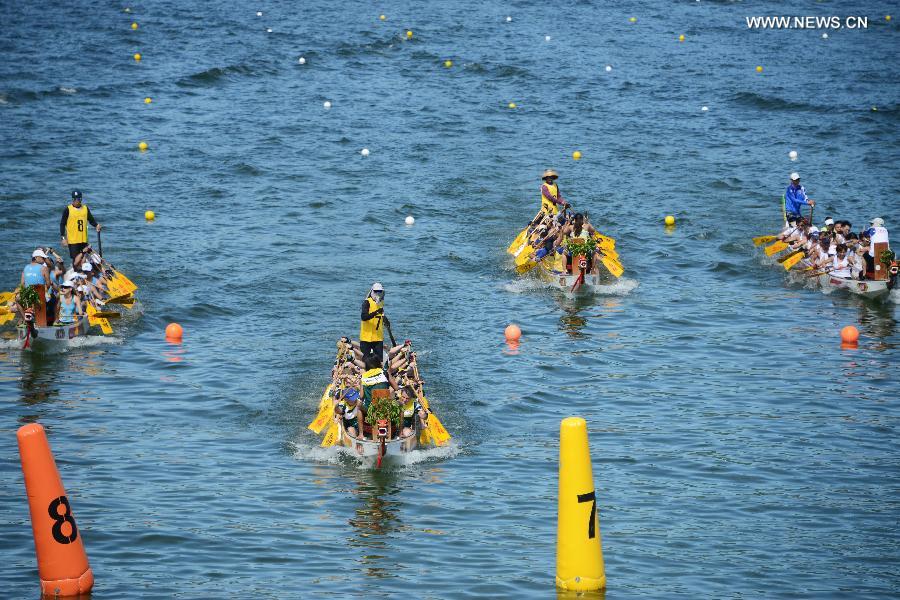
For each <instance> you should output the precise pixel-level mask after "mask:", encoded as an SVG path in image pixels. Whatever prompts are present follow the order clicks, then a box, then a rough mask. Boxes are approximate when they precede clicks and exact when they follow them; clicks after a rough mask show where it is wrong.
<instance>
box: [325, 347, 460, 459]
mask: <svg viewBox="0 0 900 600" xmlns="http://www.w3.org/2000/svg"><path fill="white" fill-rule="evenodd" d="M409 346H410V344H409V342H407V343H406V344H405V345H404V348H403V349H401V351H400V353H401V354H402V353H404V352H405V354H404V355H403V356H401V357H400V358H399V360H398V358H397V357H396V356H395V357H394V359H393V361H394V365H397V364H398V363H399V366H398V368H397V369H396V370H397V375H396V376H395V380H396V381H397V383H398V388H405V389H412V390H414V391H415V394H416V400H417V402H418V404H419V405H420V406H421V408H422V409H424V411H425V414H426V416H425V420H424V423H423V422H422V420H421V419H420V418H418V416H417V415H413V419H412V420H413V424H412V427H411V428H410V431H409V433H407V434H405V435H404V433H403V428H402V427H401V426H400V425H401V424H400V422H399V421H395V420H393V419H391V418H383V417H385V416H386V415H387V414H388V413H389V412H390V411H391V407H392V406H393V407H395V408H394V411H396V412H395V413H394V415H395V416H398V415H400V414H402V412H401V409H400V408H399V407H400V406H402V400H399V399H398V395H397V392H396V391H392V390H391V389H384V390H379V389H375V390H372V393H371V395H372V403H371V405H370V406H369V411H371V418H368V419H367V420H368V421H370V422H364V420H363V419H362V418H360V419H359V425H360V426H361V427H362V432H357V433H358V434H359V435H352V434H351V433H350V432H349V431H348V430H347V427H346V425H345V422H344V418H343V417H342V416H341V415H340V414H338V412H336V411H335V407H336V406H338V404H339V402H340V399H341V398H342V396H343V393H344V392H345V391H346V390H348V389H356V390H357V391H358V392H360V394H361V392H362V386H361V378H360V375H361V371H360V370H359V367H358V365H356V364H354V358H355V357H354V346H353V344H352V342H350V341H348V340H344V339H342V340H340V341H338V343H337V347H338V353H337V357H336V358H335V361H334V367H333V369H332V372H331V383H329V384H328V385H327V386H326V388H325V391H324V392H323V393H322V396H321V399H320V400H319V408H318V413H317V414H316V418H315V419H314V420H313V421H312V423H310V424H309V426H308V429H310V430H312V431H313V432H314V433H316V434H320V433H322V431H323V430H325V435H324V437H323V439H322V443H321V446H322V447H325V448H327V447H331V446H342V447H344V448H347V449H349V450H350V451H352V452H353V453H354V454H355V455H356V456H358V457H359V458H360V459H361V460H362V461H363V463H365V464H368V465H374V466H376V467H381V465H382V463H383V462H384V461H386V460H387V461H392V460H394V459H397V458H399V457H402V456H403V455H404V454H408V453H410V452H413V451H415V450H417V449H419V448H424V447H429V446H432V445H435V446H443V445H445V444H447V442H448V441H449V440H450V434H449V433H447V430H446V429H445V428H444V426H443V424H442V423H441V422H440V420H439V419H438V418H437V416H436V415H435V414H434V413H433V412H432V411H431V409H430V406H429V402H428V399H427V398H426V397H425V394H424V388H423V386H422V384H421V379H420V377H419V372H418V365H417V363H416V357H415V353H413V352H412V351H411V347H409ZM384 359H385V364H388V365H390V364H391V359H390V358H389V357H388V356H387V353H386V354H385V356H384ZM360 403H362V400H360Z"/></svg>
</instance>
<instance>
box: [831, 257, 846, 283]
mask: <svg viewBox="0 0 900 600" xmlns="http://www.w3.org/2000/svg"><path fill="white" fill-rule="evenodd" d="M831 266H832V267H833V268H832V270H831V274H832V275H833V276H834V277H844V278H849V277H850V261H849V260H847V256H846V255H845V256H844V258H843V259H841V258H838V257H837V256H835V257H834V259H833V260H832V262H831Z"/></svg>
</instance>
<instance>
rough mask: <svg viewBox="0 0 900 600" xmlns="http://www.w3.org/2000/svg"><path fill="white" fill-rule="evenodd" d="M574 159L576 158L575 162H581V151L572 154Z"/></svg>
mask: <svg viewBox="0 0 900 600" xmlns="http://www.w3.org/2000/svg"><path fill="white" fill-rule="evenodd" d="M572 158H574V159H575V160H581V151H580V150H576V151H575V152H573V153H572Z"/></svg>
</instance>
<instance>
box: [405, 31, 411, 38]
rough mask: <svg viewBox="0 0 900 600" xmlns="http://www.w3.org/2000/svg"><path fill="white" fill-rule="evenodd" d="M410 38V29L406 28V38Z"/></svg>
mask: <svg viewBox="0 0 900 600" xmlns="http://www.w3.org/2000/svg"><path fill="white" fill-rule="evenodd" d="M411 38H412V30H407V31H406V39H411Z"/></svg>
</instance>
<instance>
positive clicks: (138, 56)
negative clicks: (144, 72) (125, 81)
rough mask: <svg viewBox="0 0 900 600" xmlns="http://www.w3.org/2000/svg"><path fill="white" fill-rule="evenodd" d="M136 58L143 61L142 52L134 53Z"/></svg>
mask: <svg viewBox="0 0 900 600" xmlns="http://www.w3.org/2000/svg"><path fill="white" fill-rule="evenodd" d="M134 60H136V61H137V62H141V53H140V52H135V53H134Z"/></svg>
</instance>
